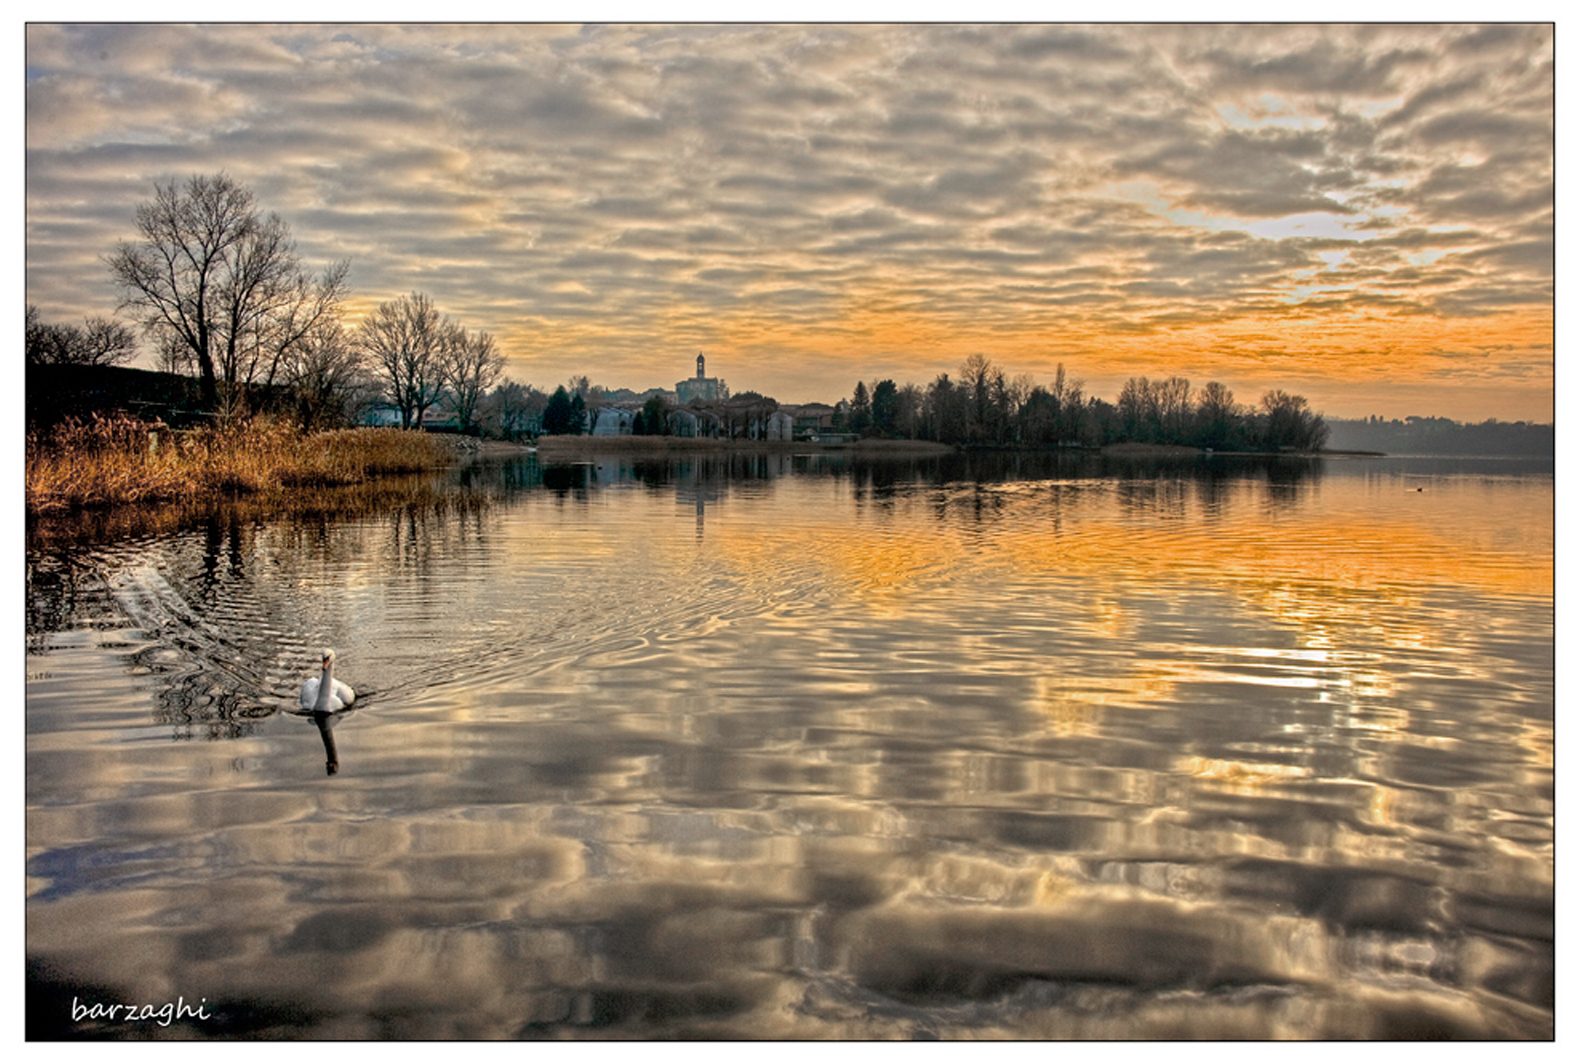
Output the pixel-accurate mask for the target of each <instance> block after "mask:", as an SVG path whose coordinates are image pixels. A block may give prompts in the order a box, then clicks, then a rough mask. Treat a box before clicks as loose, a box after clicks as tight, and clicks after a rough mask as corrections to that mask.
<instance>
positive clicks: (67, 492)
mask: <svg viewBox="0 0 1577 1063" xmlns="http://www.w3.org/2000/svg"><path fill="white" fill-rule="evenodd" d="M455 454H456V452H455V449H454V448H453V446H452V445H451V444H450V443H449V442H448V441H446V440H445V439H443V438H442V437H438V436H432V435H428V434H426V433H422V432H402V431H399V430H398V429H389V428H346V429H335V430H330V431H324V432H312V433H303V432H302V431H301V430H300V429H299V428H298V427H297V426H295V425H293V424H290V423H287V422H284V421H273V420H266V419H257V420H251V421H246V422H238V423H233V424H229V425H224V426H216V427H208V428H200V429H194V430H189V431H174V430H172V429H170V428H169V427H167V426H165V425H163V424H162V423H157V422H156V423H148V422H145V421H140V420H138V419H136V418H133V417H128V416H113V417H102V416H95V417H92V418H90V419H88V420H85V421H83V420H77V419H75V418H72V419H68V420H66V421H63V422H61V423H60V424H58V425H56V426H54V428H52V429H50V430H49V431H47V432H40V433H30V434H29V435H28V437H27V456H26V491H27V508H28V511H29V512H31V513H49V512H61V511H69V510H73V509H82V508H90V507H101V506H112V505H118V504H122V503H130V502H177V503H179V502H192V501H197V500H200V499H204V498H212V497H236V496H243V495H254V494H267V493H271V492H283V491H287V490H296V489H301V488H311V487H323V486H330V485H343V484H356V483H363V482H366V481H368V480H369V479H372V478H374V477H378V476H387V475H391V474H397V473H410V472H419V471H424V470H430V469H437V468H442V467H444V466H446V465H448V464H450V463H451V462H452V461H453V460H454V458H455Z"/></svg>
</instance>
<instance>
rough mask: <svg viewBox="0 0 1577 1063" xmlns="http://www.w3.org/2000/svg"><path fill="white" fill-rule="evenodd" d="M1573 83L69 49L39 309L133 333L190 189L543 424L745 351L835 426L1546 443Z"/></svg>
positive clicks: (1329, 46) (811, 57)
mask: <svg viewBox="0 0 1577 1063" xmlns="http://www.w3.org/2000/svg"><path fill="white" fill-rule="evenodd" d="M1553 47H1554V41H1553V32H1552V29H1551V28H1550V27H1548V26H1537V25H1536V26H1512V25H1496V26H1487V27H1476V26H1465V25H1453V26H1420V25H1411V26H1399V27H1381V26H1336V25H1318V26H1292V25H1288V26H1245V27H1233V26H1218V25H1212V26H1186V25H1168V26H1143V25H1107V26H1036V25H1008V26H963V25H912V26H911V25H817V26H800V25H737V26H728V25H723V26H709V25H684V26H674V27H662V26H649V25H638V26H599V27H574V26H541V25H531V26H508V25H479V26H468V25H453V26H450V25H418V26H393V25H388V26H385V25H370V24H369V25H329V26H311V25H231V26H223V25H221V26H204V27H197V26H177V25H142V26H114V25H92V26H59V25H42V24H35V25H32V26H30V27H29V28H28V30H27V89H26V98H27V171H26V205H27V297H28V301H29V302H31V303H35V304H37V305H38V306H39V307H40V309H41V310H42V311H43V312H44V314H45V316H46V318H49V319H58V318H71V317H80V316H83V315H87V314H98V313H104V312H106V311H108V310H110V309H112V308H113V307H114V305H115V303H116V300H117V294H116V292H115V291H114V289H113V287H112V285H111V284H110V280H109V276H108V273H107V271H106V270H105V269H104V268H103V265H102V261H101V258H102V255H103V254H105V253H106V252H107V251H109V250H110V249H111V248H112V247H113V246H114V245H115V243H116V241H118V240H121V239H125V238H127V237H129V236H130V235H131V225H132V218H133V214H134V211H135V209H136V206H137V205H138V204H139V203H141V202H143V201H145V200H146V199H147V198H148V197H149V195H150V194H151V190H152V187H153V184H154V182H155V181H163V180H169V179H171V178H177V179H179V178H184V177H185V176H187V175H189V174H192V173H207V172H215V171H218V170H221V169H222V170H225V171H227V172H229V173H230V174H231V175H232V176H233V177H235V178H237V179H238V180H240V181H242V182H243V183H245V184H247V185H249V186H251V187H252V188H253V189H254V190H255V191H256V192H257V193H258V195H259V198H260V199H261V201H262V202H263V204H264V205H265V206H266V207H268V208H269V209H271V210H275V211H277V212H279V213H280V214H281V215H282V216H284V217H285V218H286V219H287V220H288V221H289V222H290V223H291V224H292V226H293V227H294V229H295V232H296V236H297V238H298V240H299V242H300V245H301V249H302V251H303V253H304V255H305V256H306V257H307V258H308V260H309V261H313V262H319V263H327V262H329V261H331V260H335V259H339V258H343V257H349V258H350V259H351V260H352V281H353V285H354V297H353V301H352V305H351V310H352V313H353V315H354V314H355V313H358V312H361V311H363V310H365V309H366V308H367V307H369V306H371V305H372V304H374V303H376V302H377V301H380V300H382V299H386V298H390V297H392V296H394V295H397V294H400V293H402V292H407V291H411V290H420V291H425V292H427V293H428V294H430V295H431V296H432V297H433V298H434V299H435V301H436V302H437V303H438V304H439V305H440V306H441V307H442V308H443V309H445V310H446V311H448V312H449V313H452V314H454V315H456V316H457V317H459V318H460V319H461V320H462V321H464V322H465V323H466V324H468V325H471V326H472V327H477V328H485V329H488V330H489V331H492V332H493V333H495V335H497V336H498V338H499V340H500V341H501V344H502V346H503V347H504V348H505V350H506V351H507V352H508V354H509V356H510V359H511V362H512V373H513V375H515V376H516V377H517V378H518V379H524V380H530V381H532V382H533V383H537V384H539V385H551V384H552V383H554V382H556V381H558V380H562V379H564V378H566V377H568V376H569V375H570V374H572V373H578V372H589V373H591V374H592V375H593V377H594V379H597V380H599V381H603V382H606V383H610V384H616V385H617V384H624V385H629V386H634V387H637V388H640V387H647V386H651V385H654V384H667V383H671V381H672V380H673V379H675V378H676V376H677V375H679V373H680V372H681V371H683V370H684V368H685V364H686V359H687V358H689V357H693V353H694V350H695V349H696V348H712V349H713V351H715V352H716V355H717V360H716V361H714V363H713V364H716V365H718V366H719V367H720V369H721V368H722V367H723V366H728V370H727V374H726V375H727V376H728V377H729V379H730V382H731V383H732V384H734V386H735V387H736V388H744V387H751V388H756V389H759V390H763V391H766V392H768V393H772V394H776V395H777V396H778V397H779V398H781V399H784V400H785V401H802V400H809V399H814V398H819V399H832V398H837V397H839V395H840V394H847V393H848V391H849V390H851V389H852V385H853V382H854V380H855V379H856V377H858V376H868V375H869V374H870V373H873V372H876V371H878V370H879V369H880V370H882V371H885V373H886V374H887V375H896V376H898V377H899V379H900V380H904V379H910V380H915V381H918V382H924V381H925V380H928V379H929V378H930V377H931V376H933V375H934V374H935V373H936V372H938V371H948V370H952V369H953V368H954V367H956V365H957V364H958V362H959V361H960V360H961V359H962V358H963V357H964V356H966V355H967V354H969V353H971V352H973V351H984V352H985V353H988V354H990V355H991V356H992V357H994V358H996V359H997V360H998V361H999V362H1000V363H1002V364H1004V365H1005V366H1007V367H1008V368H1009V369H1010V370H1011V371H1015V372H1018V371H1026V372H1031V373H1036V374H1045V373H1050V372H1052V371H1054V369H1055V365H1056V363H1057V362H1059V361H1066V362H1067V363H1068V364H1069V367H1070V369H1072V370H1073V371H1074V372H1076V373H1078V374H1080V375H1083V376H1085V377H1086V378H1087V379H1089V380H1090V382H1091V384H1092V385H1095V386H1096V387H1097V389H1100V388H1101V387H1102V386H1103V385H1104V386H1114V385H1115V383H1116V382H1117V381H1119V380H1120V379H1121V378H1123V377H1125V376H1127V375H1129V374H1130V373H1150V374H1158V373H1159V374H1166V373H1171V372H1180V373H1183V374H1184V375H1188V376H1191V377H1192V378H1194V379H1195V380H1196V381H1198V382H1202V381H1203V380H1205V379H1222V380H1226V381H1228V382H1229V383H1235V384H1238V385H1241V387H1242V389H1243V390H1244V391H1245V392H1252V390H1253V387H1254V386H1255V385H1256V384H1258V383H1259V382H1261V381H1263V382H1266V383H1274V384H1276V385H1277V386H1282V385H1291V386H1295V387H1298V388H1300V389H1301V390H1303V391H1305V392H1306V393H1308V394H1309V395H1310V396H1311V397H1312V398H1313V399H1314V400H1315V401H1316V403H1317V404H1319V405H1324V406H1326V407H1327V408H1330V409H1332V412H1351V413H1358V412H1366V411H1364V410H1358V409H1351V408H1349V407H1348V400H1349V399H1354V401H1356V399H1355V397H1356V396H1359V395H1362V396H1364V398H1365V399H1366V400H1368V399H1371V398H1372V397H1373V396H1375V395H1376V394H1377V393H1379V392H1383V389H1384V388H1385V387H1386V386H1388V385H1393V384H1394V385H1396V386H1397V387H1398V388H1399V389H1405V391H1406V393H1407V394H1408V395H1409V396H1410V399H1416V397H1417V396H1418V395H1420V394H1424V393H1425V391H1427V386H1428V385H1427V382H1428V381H1429V380H1430V379H1431V378H1432V376H1433V375H1435V374H1437V373H1443V372H1445V371H1446V370H1447V369H1448V368H1449V369H1450V372H1451V374H1452V375H1451V376H1450V378H1449V380H1450V384H1449V387H1450V388H1452V389H1455V390H1454V391H1452V392H1450V394H1456V395H1468V394H1471V395H1473V396H1474V398H1475V401H1479V402H1491V403H1492V404H1498V405H1494V406H1493V408H1485V409H1483V410H1482V411H1481V415H1484V416H1487V415H1496V416H1548V414H1549V413H1550V412H1552V409H1553V406H1552V403H1553V399H1552V390H1553V388H1552V378H1553V365H1552V361H1553V355H1552V349H1553V305H1552V304H1553V272H1554V263H1553V244H1554V235H1553V233H1554V230H1553V211H1554V192H1553V180H1554V176H1553V169H1554V166H1553V137H1554V117H1553V85H1554V58H1553ZM709 353H711V352H709ZM1464 364H1466V365H1469V366H1470V367H1471V368H1469V369H1466V370H1464V369H1463V368H1462V367H1463V365H1464ZM1441 379H1445V378H1444V377H1441ZM1445 386H1446V385H1442V387H1445ZM807 388H810V389H811V390H807ZM816 388H822V389H826V390H821V391H816V390H815V389H816ZM1421 388H1422V389H1425V391H1420V389H1421ZM1377 389H1379V392H1377ZM813 392H814V393H813ZM1437 406H1438V408H1440V409H1441V410H1442V412H1450V409H1451V406H1450V396H1449V395H1448V393H1447V392H1446V391H1442V392H1441V398H1440V401H1439V402H1438V403H1437ZM1382 412H1384V411H1382ZM1396 412H1413V411H1396ZM1461 413H1462V414H1463V415H1469V416H1471V415H1473V411H1472V410H1470V409H1468V408H1467V407H1461Z"/></svg>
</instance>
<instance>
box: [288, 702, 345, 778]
mask: <svg viewBox="0 0 1577 1063" xmlns="http://www.w3.org/2000/svg"><path fill="white" fill-rule="evenodd" d="M355 711H356V710H355V709H350V708H345V709H339V710H337V711H333V712H318V711H316V710H313V709H291V710H290V715H291V716H302V717H306V718H308V719H310V720H311V721H312V722H313V723H315V724H317V725H318V734H319V735H321V736H322V738H323V755H324V757H325V759H326V764H325V767H326V768H327V769H328V774H330V775H338V774H339V750H338V749H337V748H336V747H335V745H334V728H335V726H336V725H337V724H338V723H339V722H340V720H342V719H344V718H345V717H346V716H349V715H350V714H351V713H352V712H355Z"/></svg>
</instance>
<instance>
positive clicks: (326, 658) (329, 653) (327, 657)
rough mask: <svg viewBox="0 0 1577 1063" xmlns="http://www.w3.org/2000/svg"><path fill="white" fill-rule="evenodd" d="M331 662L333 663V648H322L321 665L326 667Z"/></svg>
mask: <svg viewBox="0 0 1577 1063" xmlns="http://www.w3.org/2000/svg"><path fill="white" fill-rule="evenodd" d="M333 663H334V651H333V650H324V651H323V667H325V668H327V667H328V666H329V665H331V664H333Z"/></svg>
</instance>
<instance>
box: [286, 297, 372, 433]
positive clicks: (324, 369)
mask: <svg viewBox="0 0 1577 1063" xmlns="http://www.w3.org/2000/svg"><path fill="white" fill-rule="evenodd" d="M280 373H281V376H282V378H283V380H284V381H285V382H286V383H287V384H289V386H290V388H291V390H292V391H293V392H294V393H295V396H296V415H297V417H298V418H299V419H300V421H301V426H302V427H303V428H305V429H307V430H309V431H310V430H311V429H314V428H317V427H319V426H322V425H327V424H331V423H334V422H336V421H342V420H343V419H344V417H345V411H346V408H347V407H348V406H349V405H350V403H351V400H352V398H353V397H354V395H355V392H356V391H357V386H358V384H359V383H360V380H361V375H362V357H361V351H360V350H359V349H358V348H357V346H356V344H355V343H354V342H353V337H352V336H351V335H350V334H349V333H347V332H346V330H345V327H344V326H343V325H342V324H340V322H339V320H338V318H336V317H326V318H322V319H320V320H319V321H318V322H317V324H316V325H314V326H313V327H312V329H310V330H309V331H308V332H307V333H306V335H304V336H302V337H301V338H300V339H299V340H298V341H296V342H293V343H292V344H291V345H290V347H289V348H288V349H287V350H286V351H285V352H284V354H283V357H282V359H281V366H280Z"/></svg>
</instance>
